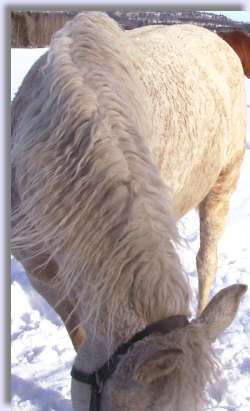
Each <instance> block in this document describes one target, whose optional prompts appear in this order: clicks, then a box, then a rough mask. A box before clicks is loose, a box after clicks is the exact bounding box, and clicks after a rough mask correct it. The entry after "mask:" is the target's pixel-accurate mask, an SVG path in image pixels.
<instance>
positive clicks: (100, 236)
mask: <svg viewBox="0 0 250 411" xmlns="http://www.w3.org/2000/svg"><path fill="white" fill-rule="evenodd" d="M244 107H245V100H244V76H243V71H242V66H241V63H240V61H239V58H238V57H237V56H236V55H235V53H234V52H233V51H232V50H231V49H230V48H229V47H227V46H226V45H225V42H224V41H223V40H221V39H220V38H219V37H218V36H217V35H215V34H214V33H212V32H210V31H208V30H206V29H203V28H199V27H196V26H192V25H183V26H178V25H177V26H172V27H166V26H157V27H145V28H140V29H135V30H133V31H131V32H126V31H123V30H122V29H121V28H120V27H119V25H118V24H117V23H116V22H114V21H113V20H112V19H111V18H110V17H108V16H107V15H106V14H105V13H101V12H84V13H80V14H78V15H77V16H76V17H75V18H74V19H73V20H72V21H70V22H68V23H67V24H66V25H65V27H64V28H62V29H61V30H59V31H58V32H57V33H56V34H55V35H54V37H53V39H52V41H51V44H50V47H49V50H48V52H47V53H46V54H44V55H43V56H42V57H41V58H40V59H39V60H38V61H37V62H36V63H35V64H34V66H33V67H32V68H31V70H30V71H29V73H28V74H27V75H26V77H25V78H24V81H23V83H22V85H21V87H20V89H19V91H18V93H17V95H16V96H15V99H14V101H13V104H12V120H11V136H12V137H11V138H12V141H11V148H12V149H11V161H12V163H11V167H12V173H11V175H12V216H11V232H12V234H11V236H12V238H11V249H12V253H13V255H14V256H15V257H16V258H17V259H18V260H19V261H21V263H22V264H23V266H24V268H25V269H26V271H27V274H28V276H29V278H30V280H31V282H32V284H33V286H34V287H35V288H36V289H37V290H38V291H39V292H40V293H41V294H42V295H43V296H44V297H45V299H46V300H47V301H48V302H49V304H51V305H52V306H53V307H54V308H55V310H56V311H57V313H58V314H59V315H60V317H61V318H62V320H63V322H64V324H65V326H66V328H67V331H68V333H69V335H70V337H71V340H72V343H73V345H74V347H75V349H76V351H77V356H76V359H75V362H74V366H73V368H72V402H73V407H74V410H75V411H80V410H88V409H90V410H107V409H108V410H110V411H114V410H117V409H120V410H125V409H126V410H128V409H129V410H131V411H134V410H146V409H150V410H152V411H154V410H161V411H163V410H164V411H173V410H175V411H182V410H183V409H185V410H186V411H191V410H192V411H194V410H196V411H200V410H201V409H202V407H203V403H204V401H205V397H206V386H207V384H208V383H209V382H211V381H212V380H213V378H216V376H217V367H216V361H215V360H214V355H213V349H212V343H213V341H214V340H215V339H216V338H217V337H218V336H219V335H220V334H221V333H222V332H223V331H224V330H225V328H227V327H228V326H229V325H230V324H231V322H232V321H233V319H234V317H235V315H236V312H237V309H238V305H239V303H240V300H241V297H242V296H243V294H244V293H245V292H246V289H247V287H246V286H245V285H243V284H235V285H232V286H230V287H227V288H225V289H223V290H221V291H220V292H219V293H218V294H216V295H215V296H214V297H213V299H212V300H211V301H210V302H208V301H207V300H208V294H209V289H208V288H209V287H210V285H211V277H213V275H214V273H212V271H213V270H214V269H215V266H216V261H215V260H216V247H217V241H218V239H219V236H220V235H221V232H222V229H223V226H224V223H225V216H226V213H227V209H228V203H229V198H230V194H231V192H232V191H233V190H234V188H235V185H236V182H237V179H238V175H239V172H240V165H241V162H242V158H243V154H244V134H245V113H244ZM193 207H199V213H200V224H201V227H200V231H201V244H200V251H199V253H198V257H197V262H198V275H199V283H200V294H201V301H202V305H201V307H202V309H201V310H200V312H199V314H197V317H196V318H195V319H193V320H191V321H189V319H188V318H189V317H190V302H191V290H190V287H189V283H188V278H187V275H186V273H185V271H184V269H183V267H182V265H181V262H180V257H179V254H178V250H177V248H178V245H179V244H180V243H181V237H180V235H179V233H178V229H177V221H178V218H179V217H181V216H182V215H184V214H185V213H186V212H187V211H188V210H189V209H191V208H193ZM207 277H209V280H208V281H207ZM208 285H209V287H208ZM112 352H113V354H112ZM90 393H91V395H90Z"/></svg>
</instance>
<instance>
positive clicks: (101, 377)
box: [71, 315, 189, 411]
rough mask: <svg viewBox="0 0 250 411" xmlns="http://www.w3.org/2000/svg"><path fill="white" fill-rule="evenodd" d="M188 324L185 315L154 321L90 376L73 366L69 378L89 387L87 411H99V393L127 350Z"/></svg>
mask: <svg viewBox="0 0 250 411" xmlns="http://www.w3.org/2000/svg"><path fill="white" fill-rule="evenodd" d="M188 324H189V321H188V319H187V317H186V316H185V315H176V316H172V317H168V318H166V319H164V320H160V321H156V322H154V323H152V324H149V325H148V326H147V327H146V328H144V329H143V330H142V331H139V332H138V333H136V334H135V335H134V336H133V337H132V338H130V339H129V340H128V341H127V342H125V343H123V344H121V345H119V347H118V348H117V349H116V350H115V351H114V353H113V354H112V355H111V357H110V358H109V359H108V361H106V362H105V363H104V365H103V366H102V367H101V368H99V370H97V371H95V372H93V373H92V374H88V373H85V372H83V371H80V370H78V369H77V368H76V367H75V366H74V365H73V367H72V370H71V377H72V378H73V379H75V380H76V381H79V382H82V383H84V384H88V385H90V386H91V397H90V407H89V411H100V406H101V393H102V390H103V386H104V384H105V382H106V381H107V380H108V379H109V377H111V375H112V374H113V373H114V371H115V370H116V367H117V365H118V364H119V362H120V360H121V357H122V356H123V355H125V354H126V353H127V352H128V350H129V349H130V348H131V347H133V345H134V344H135V343H136V342H137V341H141V340H143V339H144V338H145V337H147V336H149V335H151V334H154V333H160V334H163V335H164V334H167V333H169V332H171V331H173V330H175V329H177V328H183V327H185V326H187V325H188Z"/></svg>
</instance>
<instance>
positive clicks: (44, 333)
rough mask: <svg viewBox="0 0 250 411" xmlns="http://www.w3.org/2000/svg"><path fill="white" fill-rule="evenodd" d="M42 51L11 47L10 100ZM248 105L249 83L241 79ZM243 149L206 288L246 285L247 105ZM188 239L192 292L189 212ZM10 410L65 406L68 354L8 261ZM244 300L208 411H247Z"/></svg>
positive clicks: (248, 303)
mask: <svg viewBox="0 0 250 411" xmlns="http://www.w3.org/2000/svg"><path fill="white" fill-rule="evenodd" d="M45 51H46V50H45V49H33V50H29V49H28V50H27V49H12V51H11V98H13V97H14V94H15V92H16V91H17V89H18V87H19V85H20V83H21V81H22V79H23V77H24V75H25V74H26V72H27V71H28V69H29V68H30V67H31V65H32V64H33V63H34V61H35V60H36V59H37V58H38V57H39V56H40V55H41V54H43V53H44V52H45ZM246 89H247V101H248V104H250V81H249V80H246ZM247 141H248V144H247V147H248V149H247V151H246V155H245V159H244V163H243V167H242V171H241V177H240V181H239V183H238V187H237V191H236V192H235V193H234V194H233V196H232V199H231V207H230V213H229V217H228V220H227V225H226V229H225V233H224V236H223V238H222V239H221V241H220V245H219V269H218V273H217V278H216V283H215V286H214V289H213V293H216V292H217V291H219V290H220V289H221V288H223V287H225V286H227V285H230V284H233V283H244V284H247V285H248V286H249V289H250V275H249V271H250V241H249V233H250V172H249V170H250V108H248V137H247ZM180 229H181V231H182V233H183V234H184V235H185V238H186V239H187V240H188V247H186V248H185V249H183V250H181V255H182V260H183V264H184V267H185V269H186V270H187V272H188V274H189V278H190V282H191V286H192V289H193V290H196V293H197V275H196V268H195V254H196V252H197V250H198V247H199V235H198V229H199V222H198V217H197V215H196V213H195V212H194V211H192V212H190V213H189V214H188V215H187V216H185V217H184V218H183V219H182V221H181V222H180ZM11 267H12V285H11V294H12V299H11V322H12V325H11V340H12V358H11V362H12V410H13V411H17V410H25V411H61V410H64V411H72V407H71V402H70V382H71V381H70V369H71V365H72V361H73V359H74V356H75V352H74V350H73V347H72V345H71V342H70V339H69V337H68V335H67V333H66V330H65V329H64V327H63V325H62V322H61V320H60V319H59V318H58V316H57V315H56V313H55V312H54V310H53V309H52V308H51V307H49V306H48V304H47V303H46V302H45V300H44V299H43V298H42V297H41V296H40V295H39V294H37V293H36V291H35V290H34V289H33V288H32V286H31V285H30V283H29V281H28V279H27V277H26V275H25V272H24V270H23V268H22V266H21V265H20V264H19V263H18V262H17V261H16V260H15V259H14V258H12V259H11ZM249 341H250V299H249V291H248V293H247V295H246V296H245V298H244V300H243V301H242V303H241V305H240V309H239V311H238V314H237V317H236V319H235V320H234V322H233V324H232V326H231V327H230V328H229V329H228V330H227V331H226V332H225V333H224V334H223V335H222V336H221V337H220V339H219V340H218V341H217V342H216V343H215V348H216V351H217V353H218V356H219V358H220V360H221V362H222V366H223V376H222V378H221V380H220V383H219V385H218V386H217V388H216V390H215V391H214V392H213V393H212V394H211V401H210V403H209V405H208V408H207V410H214V411H222V410H223V411H225V410H227V411H236V410H237V411H248V410H249V409H250V392H249V387H250V344H249Z"/></svg>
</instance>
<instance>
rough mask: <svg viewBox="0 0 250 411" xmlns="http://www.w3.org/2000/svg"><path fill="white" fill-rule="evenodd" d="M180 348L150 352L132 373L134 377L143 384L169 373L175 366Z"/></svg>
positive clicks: (180, 351) (180, 352)
mask: <svg viewBox="0 0 250 411" xmlns="http://www.w3.org/2000/svg"><path fill="white" fill-rule="evenodd" d="M182 353H183V351H182V350H181V349H177V348H176V349H174V348H173V349H165V350H160V351H158V352H156V353H154V354H152V355H151V356H150V357H149V358H147V359H146V360H145V361H144V362H143V363H142V364H141V365H139V366H138V367H137V368H136V370H135V373H134V379H135V380H136V381H138V382H141V383H144V384H151V383H152V382H154V381H155V380H156V379H158V378H161V377H165V376H167V375H169V374H171V373H172V372H173V371H174V370H175V368H176V367H177V362H178V359H179V357H180V355H181V354H182Z"/></svg>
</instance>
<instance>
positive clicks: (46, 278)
mask: <svg viewBox="0 0 250 411" xmlns="http://www.w3.org/2000/svg"><path fill="white" fill-rule="evenodd" d="M13 255H14V256H15V257H16V259H17V260H19V261H20V262H21V264H22V265H23V267H24V269H25V270H26V272H27V274H28V277H29V279H30V281H31V283H32V285H33V287H34V288H35V289H36V290H37V291H38V292H39V293H40V294H41V295H42V296H43V297H44V298H45V300H46V301H47V302H48V303H49V304H50V305H51V306H52V307H53V308H54V309H55V311H56V312H57V314H58V315H59V316H60V317H61V319H62V321H63V323H64V325H65V327H66V329H67V332H68V334H69V336H70V338H71V341H72V344H73V346H74V348H75V350H76V351H78V349H79V348H80V346H81V345H82V344H83V342H84V339H85V333H84V329H83V327H82V326H81V325H79V324H80V318H79V315H78V313H77V310H75V304H76V300H75V299H74V297H73V296H72V295H70V296H67V297H66V298H64V299H63V300H61V301H60V299H61V298H60V294H59V293H58V289H57V288H56V287H55V286H53V279H54V278H55V275H56V274H57V272H58V266H57V263H56V262H55V261H54V260H50V261H49V262H48V257H49V256H48V255H46V254H44V253H43V254H40V255H38V256H37V255H36V256H35V257H33V256H32V254H31V257H30V255H29V253H28V252H24V251H20V250H18V251H14V252H13Z"/></svg>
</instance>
